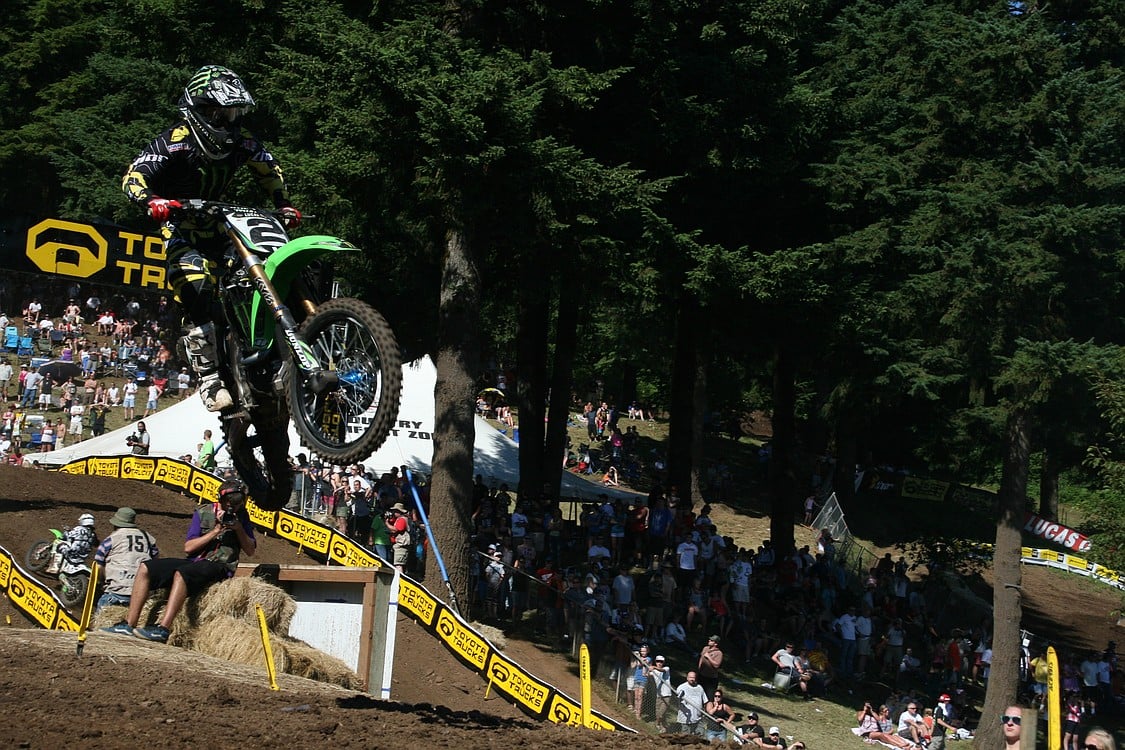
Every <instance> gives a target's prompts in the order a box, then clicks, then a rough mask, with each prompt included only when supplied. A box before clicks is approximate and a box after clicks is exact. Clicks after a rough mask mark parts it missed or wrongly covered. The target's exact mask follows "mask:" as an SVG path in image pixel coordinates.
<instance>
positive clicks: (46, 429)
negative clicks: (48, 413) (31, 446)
mask: <svg viewBox="0 0 1125 750" xmlns="http://www.w3.org/2000/svg"><path fill="white" fill-rule="evenodd" d="M54 449H55V425H54V423H53V422H51V420H49V419H48V420H47V421H46V422H44V423H43V429H41V430H40V431H39V452H40V453H50V452H51V451H53V450H54Z"/></svg>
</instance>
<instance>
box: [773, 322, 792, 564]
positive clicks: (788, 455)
mask: <svg viewBox="0 0 1125 750" xmlns="http://www.w3.org/2000/svg"><path fill="white" fill-rule="evenodd" d="M795 378H796V374H795V371H794V362H793V355H792V353H791V352H790V351H789V350H788V348H787V347H786V346H785V344H777V345H775V347H774V363H773V440H772V441H771V442H770V444H771V446H772V452H771V454H770V465H769V485H770V541H772V542H773V547H774V549H775V550H777V555H778V557H779V558H780V556H781V555H783V554H785V553H786V552H788V551H789V550H790V549H792V548H793V520H794V507H795V506H796V504H797V495H796V492H797V482H796V481H795V479H794V476H793V452H794V450H795V448H796V434H797V425H796V408H797V395H796V394H797V387H796V380H795Z"/></svg>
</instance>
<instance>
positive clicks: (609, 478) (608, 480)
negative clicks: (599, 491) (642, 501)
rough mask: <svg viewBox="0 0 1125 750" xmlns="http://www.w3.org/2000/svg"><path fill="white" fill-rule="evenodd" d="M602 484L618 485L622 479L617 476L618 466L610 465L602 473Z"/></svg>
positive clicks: (608, 485)
mask: <svg viewBox="0 0 1125 750" xmlns="http://www.w3.org/2000/svg"><path fill="white" fill-rule="evenodd" d="M602 484H603V485H605V486H606V487H617V486H618V485H619V484H620V481H619V480H618V478H617V467H615V466H610V467H609V468H608V469H606V470H605V474H603V475H602Z"/></svg>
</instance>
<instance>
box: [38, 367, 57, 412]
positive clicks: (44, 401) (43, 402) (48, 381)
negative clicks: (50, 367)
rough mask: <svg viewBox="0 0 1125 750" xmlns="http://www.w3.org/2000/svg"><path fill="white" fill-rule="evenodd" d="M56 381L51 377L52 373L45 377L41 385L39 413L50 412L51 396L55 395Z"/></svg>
mask: <svg viewBox="0 0 1125 750" xmlns="http://www.w3.org/2000/svg"><path fill="white" fill-rule="evenodd" d="M54 388H55V379H54V378H52V377H51V375H50V373H48V374H46V375H44V376H43V380H42V381H41V382H40V383H39V411H48V410H50V408H51V406H52V403H51V396H52V395H54Z"/></svg>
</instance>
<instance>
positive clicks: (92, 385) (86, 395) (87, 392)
mask: <svg viewBox="0 0 1125 750" xmlns="http://www.w3.org/2000/svg"><path fill="white" fill-rule="evenodd" d="M97 390H98V381H97V380H95V379H94V376H93V375H92V374H91V375H90V376H89V377H87V378H86V379H85V380H84V381H82V404H83V406H89V405H90V404H92V403H94V394H95V393H96V392H97Z"/></svg>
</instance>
